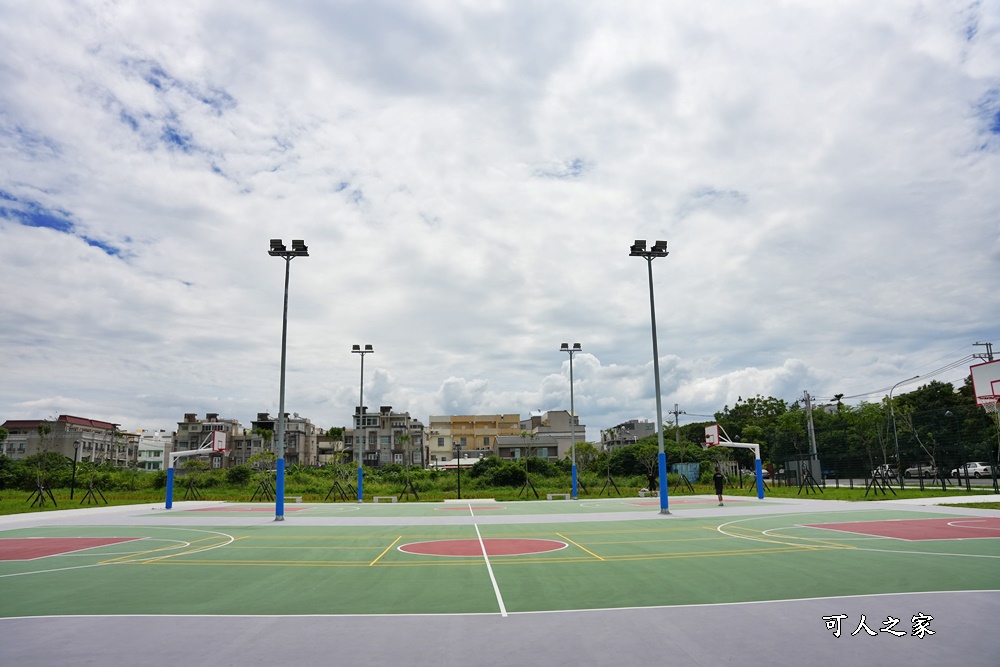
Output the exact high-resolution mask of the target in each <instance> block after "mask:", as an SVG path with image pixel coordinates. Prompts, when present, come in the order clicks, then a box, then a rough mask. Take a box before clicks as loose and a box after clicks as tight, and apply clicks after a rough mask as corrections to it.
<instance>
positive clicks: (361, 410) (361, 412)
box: [351, 345, 375, 503]
mask: <svg viewBox="0 0 1000 667" xmlns="http://www.w3.org/2000/svg"><path fill="white" fill-rule="evenodd" d="M374 351H375V350H374V349H372V346H371V345H365V349H363V350H362V349H361V346H360V345H352V346H351V352H352V353H354V354H360V355H361V397H360V398H359V399H358V432H359V433H355V434H354V453H355V456H354V458H356V459H357V460H358V502H359V503H360V502H363V498H364V496H363V495H362V484H364V469H363V468H362V467H361V466H362V463H361V451H362V450H361V436H360V433H364V424H365V355H366V354H370V353H372V352H374Z"/></svg>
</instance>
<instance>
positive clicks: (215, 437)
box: [211, 431, 226, 452]
mask: <svg viewBox="0 0 1000 667" xmlns="http://www.w3.org/2000/svg"><path fill="white" fill-rule="evenodd" d="M211 438H212V451H213V452H223V451H225V450H226V432H225V431H212V435H211Z"/></svg>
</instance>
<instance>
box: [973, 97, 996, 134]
mask: <svg viewBox="0 0 1000 667" xmlns="http://www.w3.org/2000/svg"><path fill="white" fill-rule="evenodd" d="M976 116H977V117H979V119H980V120H981V122H982V123H983V126H984V129H985V130H986V131H987V132H989V133H990V134H1000V88H991V89H990V90H987V91H986V93H984V94H983V96H982V97H980V98H979V101H978V102H976Z"/></svg>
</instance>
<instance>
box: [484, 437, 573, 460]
mask: <svg viewBox="0 0 1000 667" xmlns="http://www.w3.org/2000/svg"><path fill="white" fill-rule="evenodd" d="M495 447H496V453H497V456H499V457H500V458H502V459H514V460H517V459H521V458H525V457H532V456H537V457H538V458H541V459H548V460H549V461H552V462H555V461H556V460H558V458H559V454H558V453H559V441H558V440H556V439H555V438H554V437H552V436H551V435H538V434H535V437H534V438H532V437H531V436H530V435H529V434H528V433H527V432H525V434H524V436H520V435H500V436H497V438H496V441H495Z"/></svg>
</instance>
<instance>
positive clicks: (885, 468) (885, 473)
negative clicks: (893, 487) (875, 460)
mask: <svg viewBox="0 0 1000 667" xmlns="http://www.w3.org/2000/svg"><path fill="white" fill-rule="evenodd" d="M895 476H896V469H895V468H893V467H892V466H891V465H889V464H888V463H883V464H882V465H878V466H875V469H874V470H872V477H895Z"/></svg>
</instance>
